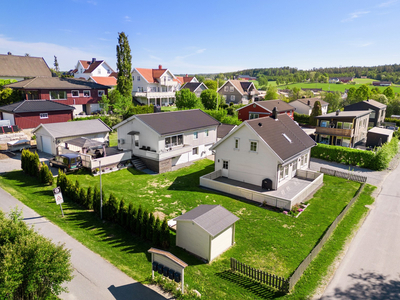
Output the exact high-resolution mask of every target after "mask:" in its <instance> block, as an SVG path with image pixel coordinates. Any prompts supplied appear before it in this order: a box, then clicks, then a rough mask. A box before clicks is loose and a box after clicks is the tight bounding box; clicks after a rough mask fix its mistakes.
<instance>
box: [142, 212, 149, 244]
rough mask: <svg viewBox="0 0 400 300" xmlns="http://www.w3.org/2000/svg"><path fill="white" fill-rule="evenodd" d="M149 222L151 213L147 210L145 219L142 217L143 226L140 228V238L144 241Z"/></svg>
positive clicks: (144, 214) (144, 213)
mask: <svg viewBox="0 0 400 300" xmlns="http://www.w3.org/2000/svg"><path fill="white" fill-rule="evenodd" d="M148 221H149V212H148V211H147V210H144V211H143V217H142V225H141V226H140V237H141V238H142V239H145V238H146V233H147V226H148V223H149V222H148Z"/></svg>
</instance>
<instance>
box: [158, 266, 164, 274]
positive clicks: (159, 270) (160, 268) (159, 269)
mask: <svg viewBox="0 0 400 300" xmlns="http://www.w3.org/2000/svg"><path fill="white" fill-rule="evenodd" d="M163 267H164V266H163V265H162V264H158V273H160V274H162V273H163Z"/></svg>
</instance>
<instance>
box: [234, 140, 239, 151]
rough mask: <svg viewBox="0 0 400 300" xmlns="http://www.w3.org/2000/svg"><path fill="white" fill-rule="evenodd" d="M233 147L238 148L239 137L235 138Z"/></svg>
mask: <svg viewBox="0 0 400 300" xmlns="http://www.w3.org/2000/svg"><path fill="white" fill-rule="evenodd" d="M235 149H239V139H238V138H235Z"/></svg>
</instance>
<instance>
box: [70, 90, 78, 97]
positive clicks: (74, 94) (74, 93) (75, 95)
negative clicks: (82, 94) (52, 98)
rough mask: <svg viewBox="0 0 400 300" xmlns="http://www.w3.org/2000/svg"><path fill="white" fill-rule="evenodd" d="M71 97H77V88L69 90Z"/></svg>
mask: <svg viewBox="0 0 400 300" xmlns="http://www.w3.org/2000/svg"><path fill="white" fill-rule="evenodd" d="M71 95H72V97H79V91H78V90H72V91H71Z"/></svg>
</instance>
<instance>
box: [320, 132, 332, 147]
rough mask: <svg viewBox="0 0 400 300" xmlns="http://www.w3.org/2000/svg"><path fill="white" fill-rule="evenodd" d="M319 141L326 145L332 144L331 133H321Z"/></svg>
mask: <svg viewBox="0 0 400 300" xmlns="http://www.w3.org/2000/svg"><path fill="white" fill-rule="evenodd" d="M319 143H320V144H325V145H329V144H330V136H329V135H325V134H323V135H322V134H321V135H320V137H319Z"/></svg>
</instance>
